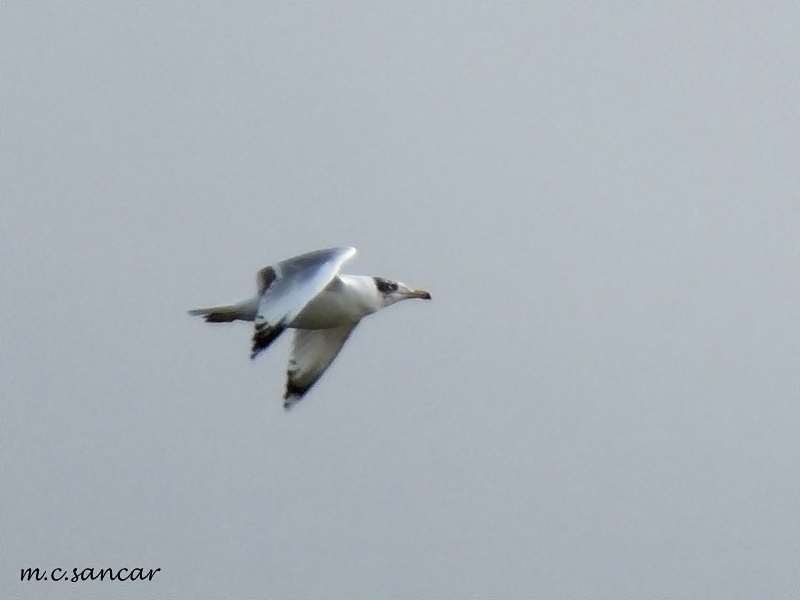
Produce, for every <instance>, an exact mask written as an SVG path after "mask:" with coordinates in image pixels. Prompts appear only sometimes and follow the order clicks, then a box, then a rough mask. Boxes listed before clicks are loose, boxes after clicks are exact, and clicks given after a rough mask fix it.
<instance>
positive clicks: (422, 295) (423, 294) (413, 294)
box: [408, 290, 431, 300]
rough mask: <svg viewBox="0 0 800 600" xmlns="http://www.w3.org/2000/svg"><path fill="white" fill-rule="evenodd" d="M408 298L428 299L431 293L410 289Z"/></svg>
mask: <svg viewBox="0 0 800 600" xmlns="http://www.w3.org/2000/svg"><path fill="white" fill-rule="evenodd" d="M408 297H409V298H419V299H420V300H430V299H431V295H430V293H429V292H426V291H425V290H411V291H410V292H409V294H408Z"/></svg>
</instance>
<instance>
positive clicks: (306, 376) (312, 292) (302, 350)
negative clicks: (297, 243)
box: [189, 246, 431, 410]
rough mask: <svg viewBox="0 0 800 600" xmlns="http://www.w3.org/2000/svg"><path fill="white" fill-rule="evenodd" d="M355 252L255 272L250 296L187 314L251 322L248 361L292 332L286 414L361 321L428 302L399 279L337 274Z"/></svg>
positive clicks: (307, 257)
mask: <svg viewBox="0 0 800 600" xmlns="http://www.w3.org/2000/svg"><path fill="white" fill-rule="evenodd" d="M355 254H356V249H355V248H353V247H351V246H346V247H342V248H329V249H327V250H317V251H316V252H309V253H308V254H302V255H300V256H295V257H294V258H289V259H287V260H283V261H281V262H279V263H277V264H274V265H271V266H268V267H264V268H263V269H261V270H260V271H259V272H258V274H257V276H256V285H257V288H258V293H257V294H256V295H255V296H254V297H252V298H248V299H247V300H244V301H242V302H239V303H237V304H230V305H227V306H216V307H213V308H197V309H194V310H190V311H189V314H190V315H199V316H204V317H205V320H206V321H207V322H208V323H228V322H231V321H255V331H254V333H253V349H252V352H251V353H250V358H251V359H254V358H255V357H256V356H258V354H259V353H260V352H262V351H263V350H265V349H266V348H268V347H269V345H270V344H271V343H272V342H274V341H275V340H276V339H277V338H278V336H280V335H281V333H283V331H284V330H285V329H287V328H290V329H294V330H295V332H294V343H293V346H292V353H291V357H290V358H289V366H288V369H287V372H286V393H285V394H284V396H283V398H284V402H283V407H284V408H285V409H287V410H288V409H289V408H290V407H291V406H292V404H294V403H295V402H298V401H300V400H302V399H303V396H304V395H305V394H306V393H307V392H308V391H309V390H310V389H311V387H312V386H313V385H314V384H315V383H316V382H317V380H318V379H319V378H320V377H321V376H322V374H323V373H324V372H325V370H326V369H327V368H328V366H330V364H331V363H332V362H333V359H335V358H336V355H337V354H339V351H340V350H341V349H342V346H343V345H344V343H345V342H346V341H347V338H348V337H350V334H351V333H352V332H353V329H355V327H356V325H358V324H359V323H360V322H361V319H363V318H364V317H366V316H367V315H370V314H372V313H374V312H376V311H378V310H380V309H382V308H386V307H387V306H391V305H392V304H395V303H396V302H400V301H401V300H408V299H410V298H421V299H423V300H430V299H431V295H430V294H429V293H428V292H426V291H425V290H415V289H412V288H410V287H408V286H407V285H405V284H403V283H400V282H399V281H391V280H389V279H384V278H382V277H368V276H364V275H344V274H340V273H339V271H340V270H341V268H342V265H343V264H344V263H345V262H347V261H348V260H350V259H351V258H353V256H355Z"/></svg>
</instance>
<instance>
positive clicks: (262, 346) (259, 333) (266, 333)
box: [250, 325, 286, 360]
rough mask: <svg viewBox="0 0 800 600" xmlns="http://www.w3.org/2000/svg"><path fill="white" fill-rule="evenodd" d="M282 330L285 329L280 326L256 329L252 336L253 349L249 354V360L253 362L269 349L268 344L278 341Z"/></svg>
mask: <svg viewBox="0 0 800 600" xmlns="http://www.w3.org/2000/svg"><path fill="white" fill-rule="evenodd" d="M284 329H286V328H285V327H284V326H282V325H278V326H276V327H263V328H261V329H259V328H258V327H256V332H255V333H254V334H253V349H252V351H251V352H250V360H253V359H254V358H255V357H256V356H258V355H259V354H261V352H263V351H264V350H266V349H267V348H269V346H270V344H272V342H274V341H275V340H277V339H278V337H279V336H280V335H281V334H282V333H283V330H284Z"/></svg>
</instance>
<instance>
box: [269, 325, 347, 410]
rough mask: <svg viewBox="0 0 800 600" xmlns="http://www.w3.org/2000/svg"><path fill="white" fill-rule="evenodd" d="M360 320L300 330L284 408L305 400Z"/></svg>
mask: <svg viewBox="0 0 800 600" xmlns="http://www.w3.org/2000/svg"><path fill="white" fill-rule="evenodd" d="M356 325H358V323H348V324H347V325H342V326H341V327H335V328H333V329H297V330H296V331H295V332H294V345H293V346H292V355H291V357H290V358H289V368H288V369H287V372H286V393H285V394H284V396H283V398H284V402H283V408H285V409H287V410H288V409H289V408H290V407H291V406H292V404H294V403H295V402H298V401H300V400H302V399H303V396H304V395H305V394H306V392H308V390H310V389H311V387H312V386H313V385H314V384H315V383H316V382H317V380H318V379H319V378H320V377H322V374H323V373H324V372H325V371H326V369H327V368H328V367H329V366H330V364H331V363H332V362H333V359H335V358H336V356H337V355H338V354H339V351H340V350H341V349H342V346H344V343H345V342H346V341H347V338H349V337H350V334H351V333H352V332H353V329H355V327H356Z"/></svg>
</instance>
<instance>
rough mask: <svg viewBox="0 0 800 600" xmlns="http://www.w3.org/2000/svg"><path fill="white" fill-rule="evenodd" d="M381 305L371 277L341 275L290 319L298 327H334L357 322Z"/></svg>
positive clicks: (294, 326) (290, 325) (290, 324)
mask: <svg viewBox="0 0 800 600" xmlns="http://www.w3.org/2000/svg"><path fill="white" fill-rule="evenodd" d="M380 307H381V299H380V297H379V296H378V293H377V291H376V289H375V284H374V283H373V280H372V277H366V276H360V275H340V276H339V277H338V278H337V279H335V280H334V281H333V282H332V283H331V284H330V285H329V286H328V287H326V288H325V289H324V290H323V291H322V293H321V294H320V295H319V296H317V297H316V298H314V299H313V300H312V301H311V302H309V303H308V305H307V306H306V307H305V308H304V309H303V311H302V312H301V313H300V314H299V315H297V317H296V318H295V319H294V320H293V321H292V322H291V323H289V327H292V328H295V329H331V328H333V327H339V326H341V325H345V324H347V323H354V322H357V321H359V320H361V319H362V318H364V317H366V316H367V315H369V314H372V313H374V312H375V311H376V310H378V309H379V308H380Z"/></svg>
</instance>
